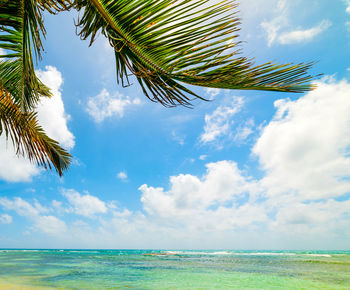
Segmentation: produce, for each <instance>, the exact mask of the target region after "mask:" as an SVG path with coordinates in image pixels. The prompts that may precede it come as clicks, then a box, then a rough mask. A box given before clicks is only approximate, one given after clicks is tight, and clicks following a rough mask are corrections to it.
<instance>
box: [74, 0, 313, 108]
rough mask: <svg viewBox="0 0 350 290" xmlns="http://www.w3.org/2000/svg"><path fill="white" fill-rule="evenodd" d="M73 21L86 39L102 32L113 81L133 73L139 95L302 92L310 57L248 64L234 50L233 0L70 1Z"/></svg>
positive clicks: (174, 101)
mask: <svg viewBox="0 0 350 290" xmlns="http://www.w3.org/2000/svg"><path fill="white" fill-rule="evenodd" d="M74 5H75V7H76V8H77V9H78V10H83V16H82V17H81V19H80V20H79V21H78V23H77V26H79V27H80V28H81V30H80V31H79V35H80V37H81V38H82V39H87V38H90V39H91V40H90V44H91V43H92V42H93V41H94V39H95V36H96V34H97V33H98V32H99V31H101V32H102V33H103V34H104V35H105V36H106V37H107V38H108V40H109V42H110V44H111V45H112V47H114V49H115V56H116V67H117V80H118V82H120V81H121V82H122V84H123V85H129V80H128V75H129V73H130V72H131V73H132V74H134V75H135V76H136V78H137V80H138V82H139V83H140V85H141V87H142V89H143V92H144V93H145V95H146V96H147V97H148V98H149V99H151V100H152V101H156V102H160V103H162V104H163V105H165V106H175V105H178V104H180V105H185V106H188V105H190V101H191V96H192V97H193V96H195V97H199V96H197V95H196V94H195V93H193V92H192V91H190V90H189V89H188V88H186V87H185V86H184V85H182V84H181V83H187V84H190V85H197V86H203V87H213V88H224V89H244V90H268V91H284V92H304V91H307V90H310V89H311V85H310V84H309V83H310V80H311V79H312V77H310V76H308V75H307V70H308V69H309V68H310V67H311V65H312V64H311V63H304V64H285V65H280V64H276V63H272V62H269V63H265V64H263V65H259V66H254V63H253V61H252V60H251V59H248V58H246V57H243V56H241V55H240V50H239V48H238V45H239V44H240V42H239V41H237V40H236V38H237V37H238V35H237V32H238V31H239V18H238V17H237V16H236V12H235V8H236V6H237V5H236V3H235V1H232V0H222V1H219V2H215V3H213V2H212V1H208V0H177V1H176V0H152V1H149V0H133V1H130V0H75V2H74Z"/></svg>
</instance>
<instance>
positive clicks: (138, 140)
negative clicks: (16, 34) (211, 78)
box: [0, 0, 350, 249]
mask: <svg viewBox="0 0 350 290" xmlns="http://www.w3.org/2000/svg"><path fill="white" fill-rule="evenodd" d="M241 2H242V3H241V5H240V7H239V10H240V15H241V17H242V31H241V33H240V34H241V37H240V38H241V40H243V41H244V42H243V45H242V48H243V51H244V54H245V55H247V56H250V57H256V62H257V63H262V62H266V61H269V60H274V61H278V62H281V63H286V62H309V61H317V64H316V65H315V66H314V68H313V69H312V71H311V73H312V74H314V75H317V74H320V73H323V76H322V77H320V78H319V79H318V80H317V81H316V83H317V89H315V90H314V91H312V92H309V93H306V94H282V93H271V92H254V91H233V90H216V89H209V90H208V89H203V88H194V89H195V90H196V92H198V93H199V94H200V95H202V96H204V97H206V98H208V99H211V101H210V102H203V101H194V108H193V109H188V108H183V107H177V108H171V109H169V108H164V107H162V106H161V105H159V104H154V103H151V102H150V101H148V100H147V99H146V98H145V97H144V96H143V94H142V92H141V90H140V88H139V87H138V85H137V83H136V82H134V83H135V84H134V85H133V86H131V87H129V88H122V87H120V86H118V85H117V84H116V77H115V67H114V55H113V51H112V49H111V47H109V45H108V43H107V42H106V41H105V40H104V39H103V37H102V36H101V35H100V36H99V38H98V39H97V41H96V42H95V43H94V44H93V45H92V47H88V42H87V41H81V40H80V39H79V38H78V37H77V36H76V35H75V29H74V25H73V19H74V18H76V17H77V16H78V15H77V13H74V12H69V13H61V14H59V15H56V16H51V15H46V17H45V23H46V26H47V39H46V41H45V53H44V56H43V60H42V61H41V62H40V63H39V64H38V68H37V69H38V74H39V76H40V78H41V79H42V80H43V81H44V82H45V83H46V84H47V85H48V86H50V87H51V89H52V90H53V93H54V97H53V98H52V99H49V100H43V101H42V103H41V104H40V105H39V107H38V112H39V119H40V121H41V124H42V126H43V127H44V128H45V129H46V131H47V133H48V134H49V135H50V136H52V137H53V138H55V139H56V140H58V141H60V142H61V144H62V145H63V146H64V147H65V148H67V149H69V150H70V152H71V153H72V155H73V156H74V161H73V164H72V166H71V168H70V170H69V172H67V173H66V174H65V175H64V177H63V178H59V177H58V176H57V175H56V174H55V173H53V172H46V171H43V170H42V169H40V168H37V167H36V166H34V165H32V164H30V163H29V162H28V161H27V160H24V159H21V158H17V157H15V156H14V152H13V149H12V146H11V144H10V143H8V144H7V145H6V142H5V140H4V138H3V136H2V137H1V139H0V145H1V148H2V149H1V151H0V193H1V194H0V247H5V248H7V247H21V248H173V249H175V248H191V249H196V248H197V249H200V248H202V249H203V248H212V249H219V248H220V249H346V248H348V247H349V246H348V245H349V244H350V175H349V172H350V157H349V148H350V147H349V146H350V114H349V112H350V62H349V49H350V1H348V0H345V1H341V0H337V1H333V2H332V6H331V5H330V4H329V1H324V0H310V1H307V3H305V1H301V0H297V1H291V0H285V1H283V0H268V1H256V0H254V1H253V0H242V1H241Z"/></svg>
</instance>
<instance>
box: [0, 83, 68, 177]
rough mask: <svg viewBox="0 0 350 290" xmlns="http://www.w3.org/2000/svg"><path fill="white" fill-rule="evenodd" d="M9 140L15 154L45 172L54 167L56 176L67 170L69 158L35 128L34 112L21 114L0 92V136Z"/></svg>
mask: <svg viewBox="0 0 350 290" xmlns="http://www.w3.org/2000/svg"><path fill="white" fill-rule="evenodd" d="M2 133H5V136H6V138H7V139H8V138H9V137H10V139H11V141H12V143H13V145H14V147H15V150H16V154H17V155H23V156H26V157H27V158H28V159H29V160H31V161H34V162H35V163H36V164H37V165H39V166H43V167H44V168H46V169H48V168H49V169H52V168H55V169H56V171H57V172H58V174H59V175H60V176H62V174H63V171H64V170H67V169H68V166H69V164H70V163H71V155H70V154H69V153H68V152H67V151H66V150H65V149H63V148H61V147H60V146H59V144H58V143H57V142H56V141H55V140H53V139H51V138H50V137H48V136H47V135H46V134H45V132H44V130H43V129H42V128H41V127H40V126H39V124H38V121H37V116H36V113H34V112H31V113H23V112H22V111H21V110H20V107H19V106H18V105H17V104H16V103H14V102H13V100H12V98H11V96H10V94H9V93H8V92H6V91H4V90H3V89H2V90H0V135H1V134H2Z"/></svg>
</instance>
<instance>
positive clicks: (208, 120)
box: [200, 97, 244, 143]
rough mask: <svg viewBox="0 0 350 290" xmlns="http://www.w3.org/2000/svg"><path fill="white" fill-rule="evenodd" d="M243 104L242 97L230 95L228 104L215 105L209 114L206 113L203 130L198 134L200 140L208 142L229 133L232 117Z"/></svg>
mask: <svg viewBox="0 0 350 290" xmlns="http://www.w3.org/2000/svg"><path fill="white" fill-rule="evenodd" d="M243 104H244V101H243V98H242V97H232V98H231V99H230V101H229V102H228V104H225V105H221V106H219V107H217V108H216V109H215V111H214V112H213V113H211V114H206V115H205V126H204V132H203V133H202V135H201V136H200V141H201V142H202V143H209V142H213V141H216V140H217V139H218V138H220V137H222V136H225V135H226V136H227V135H230V134H231V127H232V124H233V120H232V117H233V116H234V115H235V114H237V113H238V112H239V111H240V110H241V108H242V107H243Z"/></svg>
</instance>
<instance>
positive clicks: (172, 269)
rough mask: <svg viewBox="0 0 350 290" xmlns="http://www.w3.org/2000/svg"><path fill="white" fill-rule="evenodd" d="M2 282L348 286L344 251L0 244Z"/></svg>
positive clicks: (0, 285)
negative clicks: (57, 247) (30, 247)
mask: <svg viewBox="0 0 350 290" xmlns="http://www.w3.org/2000/svg"><path fill="white" fill-rule="evenodd" d="M16 287H17V288H16ZM8 288H11V289H31V288H44V289H50V288H58V289H232V288H238V289H283V288H284V289H350V252H252V251H147V250H1V251H0V289H8Z"/></svg>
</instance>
